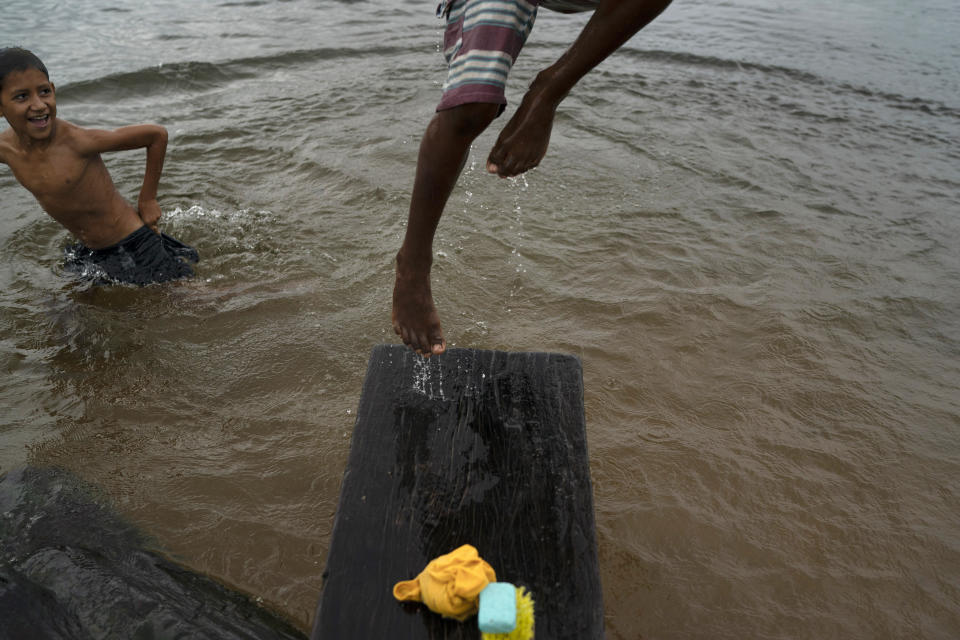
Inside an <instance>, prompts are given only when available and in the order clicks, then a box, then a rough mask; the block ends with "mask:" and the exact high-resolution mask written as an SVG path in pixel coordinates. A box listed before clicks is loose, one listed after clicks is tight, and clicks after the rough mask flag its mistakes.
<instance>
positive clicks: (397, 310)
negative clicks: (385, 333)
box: [392, 255, 447, 358]
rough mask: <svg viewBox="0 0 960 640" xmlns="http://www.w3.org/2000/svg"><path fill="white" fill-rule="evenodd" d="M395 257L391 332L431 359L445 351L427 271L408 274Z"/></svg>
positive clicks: (444, 342)
mask: <svg viewBox="0 0 960 640" xmlns="http://www.w3.org/2000/svg"><path fill="white" fill-rule="evenodd" d="M401 262H402V260H401V258H400V256H399V255H398V256H397V279H396V282H395V283H394V285H393V314H392V319H393V330H394V332H396V334H397V335H398V336H400V338H401V339H403V343H404V344H405V345H407V346H408V347H410V348H411V349H413V350H414V351H416V352H417V353H419V354H420V355H423V356H426V357H428V358H429V357H430V356H431V355H440V354H441V353H443V352H444V351H445V350H446V349H447V341H446V340H444V339H443V329H442V328H441V326H440V315H439V314H438V313H437V308H436V306H434V304H433V294H432V293H431V291H430V269H429V267H428V268H427V269H426V271H423V270H409V269H405V268H404V267H403V265H402V264H401Z"/></svg>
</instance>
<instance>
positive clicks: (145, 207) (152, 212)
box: [137, 200, 160, 233]
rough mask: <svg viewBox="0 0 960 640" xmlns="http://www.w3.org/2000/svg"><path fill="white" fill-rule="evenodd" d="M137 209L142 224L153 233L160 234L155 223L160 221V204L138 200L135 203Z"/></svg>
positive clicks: (154, 201) (153, 201)
mask: <svg viewBox="0 0 960 640" xmlns="http://www.w3.org/2000/svg"><path fill="white" fill-rule="evenodd" d="M137 209H138V211H137V213H139V214H140V219H141V220H143V223H144V224H145V225H147V226H148V227H150V228H151V229H153V231H154V232H155V233H160V230H159V229H158V228H157V222H159V221H160V203H159V202H157V201H156V200H140V201H139V202H138V203H137Z"/></svg>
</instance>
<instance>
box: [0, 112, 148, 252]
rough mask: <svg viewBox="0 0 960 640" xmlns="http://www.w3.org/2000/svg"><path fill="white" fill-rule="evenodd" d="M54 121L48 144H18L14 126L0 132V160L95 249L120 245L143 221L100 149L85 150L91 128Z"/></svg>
mask: <svg viewBox="0 0 960 640" xmlns="http://www.w3.org/2000/svg"><path fill="white" fill-rule="evenodd" d="M53 126H54V130H53V132H52V135H51V136H50V138H49V139H48V140H46V141H45V144H36V145H31V146H30V148H24V147H23V146H22V145H21V144H19V141H18V139H17V137H16V135H15V133H14V132H13V131H12V130H11V129H8V130H6V131H4V132H3V133H0V161H2V162H4V163H6V164H7V165H9V166H10V169H11V170H12V171H13V174H14V176H15V177H16V178H17V180H18V181H19V182H20V183H21V184H22V185H23V186H24V187H26V188H27V190H29V191H30V192H31V193H32V194H33V195H34V197H35V198H36V199H37V201H38V202H39V203H40V206H42V207H43V209H44V210H45V211H46V212H47V213H48V214H50V216H51V217H52V218H53V219H54V220H56V221H57V222H59V223H60V224H62V225H63V226H64V227H66V228H67V230H68V231H70V232H71V233H72V234H73V235H75V236H76V237H77V239H78V240H80V242H82V243H83V244H84V245H86V246H87V247H89V248H91V249H100V248H103V247H107V246H110V245H113V244H116V243H117V242H119V241H120V240H122V239H124V238H125V237H127V236H128V235H130V234H131V233H133V232H134V231H136V230H137V229H139V228H140V227H141V226H143V220H141V219H140V216H139V214H138V213H137V211H136V209H134V208H133V206H132V205H131V204H130V203H129V202H127V201H126V200H125V199H124V198H123V197H122V196H121V195H120V193H119V192H118V191H117V188H116V186H115V185H114V184H113V180H112V179H111V178H110V174H109V172H108V171H107V167H106V165H104V163H103V159H102V158H101V156H100V154H99V153H89V154H85V153H83V152H82V149H83V148H84V146H85V145H84V142H85V141H84V136H87V135H89V134H88V132H87V131H86V130H84V129H81V128H79V127H77V126H75V125H73V124H71V123H69V122H67V121H66V120H61V119H59V118H56V119H55V120H54V122H53Z"/></svg>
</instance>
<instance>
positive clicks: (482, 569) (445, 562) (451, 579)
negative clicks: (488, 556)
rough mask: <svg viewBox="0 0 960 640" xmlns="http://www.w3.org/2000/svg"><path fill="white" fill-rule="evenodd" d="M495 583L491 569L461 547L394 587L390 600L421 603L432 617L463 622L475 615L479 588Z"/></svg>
mask: <svg viewBox="0 0 960 640" xmlns="http://www.w3.org/2000/svg"><path fill="white" fill-rule="evenodd" d="M496 581H497V575H496V573H494V571H493V567H491V566H490V565H489V564H487V563H486V561H485V560H484V559H483V558H481V557H480V554H478V553H477V550H476V549H475V548H473V547H472V546H471V545H469V544H465V545H463V546H462V547H460V548H459V549H454V550H453V551H451V552H450V553H448V554H446V555H443V556H440V557H439V558H435V559H433V560H431V561H430V563H429V564H428V565H427V567H426V568H425V569H424V570H423V571H421V572H420V575H418V576H417V577H416V578H414V579H413V580H404V581H402V582H398V583H397V584H395V585H394V586H393V597H394V598H396V599H397V600H400V601H404V600H412V601H414V602H422V603H423V604H425V605H427V607H429V608H430V610H431V611H433V612H434V613H439V614H440V615H442V616H446V617H448V618H456V619H457V620H459V621H460V622H463V621H464V620H466V619H467V618H469V617H470V616H472V615H473V614H475V613H476V612H477V607H478V606H479V602H480V592H481V591H483V588H484V587H486V586H487V584H489V583H491V582H496Z"/></svg>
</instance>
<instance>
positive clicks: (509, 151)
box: [487, 78, 559, 178]
mask: <svg viewBox="0 0 960 640" xmlns="http://www.w3.org/2000/svg"><path fill="white" fill-rule="evenodd" d="M547 85H548V82H547V81H545V80H543V79H541V78H538V79H537V80H535V81H534V82H533V84H532V85H531V86H530V89H529V90H528V91H527V93H526V95H524V96H523V100H522V101H521V102H520V107H519V108H518V109H517V112H516V113H514V114H513V117H512V118H510V122H508V123H507V126H506V127H504V128H503V131H501V132H500V136H499V137H498V138H497V143H496V144H495V145H493V150H492V151H491V152H490V156H489V157H488V158H487V171H489V172H490V173H496V174H497V175H499V176H500V177H502V178H508V177H511V176H517V175H520V174H521V173H523V172H525V171H529V170H530V169H533V168H534V167H535V166H537V165H538V164H540V161H541V160H543V156H544V155H545V154H546V153H547V145H549V144H550V131H551V130H552V129H553V117H554V114H555V113H556V110H557V105H558V104H559V100H552V99H550V98H548V97H547V96H546V93H547Z"/></svg>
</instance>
